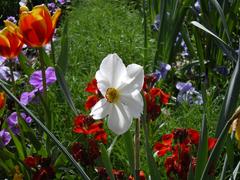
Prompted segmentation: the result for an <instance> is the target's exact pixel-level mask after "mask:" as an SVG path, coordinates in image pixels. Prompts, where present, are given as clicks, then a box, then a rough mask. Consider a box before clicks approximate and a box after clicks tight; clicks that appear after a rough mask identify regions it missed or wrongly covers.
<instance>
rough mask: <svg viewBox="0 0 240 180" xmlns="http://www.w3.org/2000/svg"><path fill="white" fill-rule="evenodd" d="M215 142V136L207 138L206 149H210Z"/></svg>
mask: <svg viewBox="0 0 240 180" xmlns="http://www.w3.org/2000/svg"><path fill="white" fill-rule="evenodd" d="M216 142H217V139H216V138H211V137H210V138H208V150H209V151H210V150H212V149H213V148H214V146H215V144H216Z"/></svg>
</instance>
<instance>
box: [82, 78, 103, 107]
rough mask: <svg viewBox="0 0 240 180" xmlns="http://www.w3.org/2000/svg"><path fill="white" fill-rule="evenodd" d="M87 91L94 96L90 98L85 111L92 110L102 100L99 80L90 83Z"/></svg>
mask: <svg viewBox="0 0 240 180" xmlns="http://www.w3.org/2000/svg"><path fill="white" fill-rule="evenodd" d="M85 91H86V92H89V93H91V94H93V95H91V96H88V98H87V101H86V103H85V109H86V110H90V109H91V108H92V107H93V106H94V105H95V104H96V103H97V102H98V101H99V100H100V99H101V98H102V95H101V92H100V91H99V90H98V87H97V80H96V79H93V80H92V81H91V82H90V83H88V84H87V87H86V89H85Z"/></svg>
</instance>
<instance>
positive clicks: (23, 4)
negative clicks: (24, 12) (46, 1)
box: [19, 0, 28, 6]
mask: <svg viewBox="0 0 240 180" xmlns="http://www.w3.org/2000/svg"><path fill="white" fill-rule="evenodd" d="M27 3H28V0H21V1H19V5H20V6H26V5H27Z"/></svg>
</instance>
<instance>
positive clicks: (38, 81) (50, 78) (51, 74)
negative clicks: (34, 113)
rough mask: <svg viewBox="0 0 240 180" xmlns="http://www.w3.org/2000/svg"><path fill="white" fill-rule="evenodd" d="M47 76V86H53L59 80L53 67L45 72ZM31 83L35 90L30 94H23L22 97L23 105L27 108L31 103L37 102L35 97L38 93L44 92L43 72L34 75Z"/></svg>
mask: <svg viewBox="0 0 240 180" xmlns="http://www.w3.org/2000/svg"><path fill="white" fill-rule="evenodd" d="M45 74H46V85H47V86H49V85H51V84H53V83H54V82H55V81H56V80H57V78H56V74H55V70H54V68H53V67H48V68H47V69H46V71H45ZM29 83H30V84H31V85H32V86H33V87H34V89H33V90H32V91H30V92H23V93H22V94H21V97H20V102H21V104H23V105H25V106H26V105H27V104H28V103H30V102H31V101H33V100H36V98H35V97H36V94H37V93H38V92H40V93H41V92H43V83H42V71H41V70H38V71H35V72H34V73H32V75H31V76H30V80H29Z"/></svg>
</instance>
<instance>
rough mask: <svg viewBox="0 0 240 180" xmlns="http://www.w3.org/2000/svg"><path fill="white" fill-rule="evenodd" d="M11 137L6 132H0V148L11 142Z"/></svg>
mask: <svg viewBox="0 0 240 180" xmlns="http://www.w3.org/2000/svg"><path fill="white" fill-rule="evenodd" d="M11 139H12V138H11V135H10V133H9V132H7V131H6V130H5V129H3V130H1V131H0V147H3V146H6V145H8V143H9V142H10V141H11Z"/></svg>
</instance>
